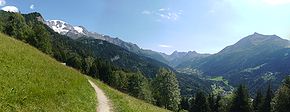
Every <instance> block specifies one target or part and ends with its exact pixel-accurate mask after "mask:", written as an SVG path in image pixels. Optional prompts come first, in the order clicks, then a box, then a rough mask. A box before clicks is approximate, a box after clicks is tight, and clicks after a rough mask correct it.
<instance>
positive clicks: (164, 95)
mask: <svg viewBox="0 0 290 112" xmlns="http://www.w3.org/2000/svg"><path fill="white" fill-rule="evenodd" d="M153 87H154V90H155V91H154V98H155V99H156V100H157V101H156V104H157V105H158V106H161V107H165V108H167V109H169V110H173V111H178V110H179V109H178V107H179V104H180V100H181V99H180V89H179V85H178V81H177V79H176V77H175V74H174V73H173V72H171V71H169V70H167V69H165V68H161V69H159V71H158V73H157V76H156V78H155V79H154V82H153Z"/></svg>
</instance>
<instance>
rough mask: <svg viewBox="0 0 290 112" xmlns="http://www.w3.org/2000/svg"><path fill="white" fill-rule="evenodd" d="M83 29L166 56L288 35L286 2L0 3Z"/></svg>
mask: <svg viewBox="0 0 290 112" xmlns="http://www.w3.org/2000/svg"><path fill="white" fill-rule="evenodd" d="M5 6H16V7H17V8H18V9H19V11H21V12H22V13H29V12H34V11H36V12H40V13H41V14H42V15H43V16H44V18H45V19H47V20H51V19H59V20H63V21H66V22H68V23H70V24H73V25H81V26H85V27H86V28H87V29H88V30H90V31H93V32H97V33H101V34H106V35H110V36H113V37H118V38H121V39H122V40H125V41H128V42H132V43H136V44H138V45H139V46H140V47H141V48H144V49H152V50H155V51H160V52H165V53H168V54H169V53H171V52H173V51H174V50H178V51H190V50H191V51H192V50H194V51H197V52H201V53H216V52H218V51H220V50H221V49H223V48H224V47H225V46H228V45H231V44H234V43H235V42H237V41H238V40H239V39H241V38H243V37H245V36H247V35H250V34H253V33H254V32H258V33H262V34H270V35H272V34H276V35H278V36H280V37H282V38H285V39H288V38H289V37H290V34H289V33H290V32H289V31H290V0H0V7H5Z"/></svg>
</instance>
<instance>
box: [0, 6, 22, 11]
mask: <svg viewBox="0 0 290 112" xmlns="http://www.w3.org/2000/svg"><path fill="white" fill-rule="evenodd" d="M1 9H2V10H4V11H7V12H19V10H18V8H17V7H15V6H5V7H3V8H1Z"/></svg>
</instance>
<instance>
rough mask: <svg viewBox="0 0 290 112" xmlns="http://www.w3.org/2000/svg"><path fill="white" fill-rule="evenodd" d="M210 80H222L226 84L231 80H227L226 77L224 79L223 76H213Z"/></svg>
mask: <svg viewBox="0 0 290 112" xmlns="http://www.w3.org/2000/svg"><path fill="white" fill-rule="evenodd" d="M209 80H212V81H222V82H224V84H226V85H229V81H228V80H226V79H224V77H223V76H217V77H212V78H210V79H209Z"/></svg>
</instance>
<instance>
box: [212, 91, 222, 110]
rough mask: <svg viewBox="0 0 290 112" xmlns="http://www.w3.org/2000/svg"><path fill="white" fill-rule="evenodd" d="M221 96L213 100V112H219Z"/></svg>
mask: <svg viewBox="0 0 290 112" xmlns="http://www.w3.org/2000/svg"><path fill="white" fill-rule="evenodd" d="M221 99H222V98H221V96H220V95H218V96H217V98H216V100H215V105H214V110H213V112H219V111H220V108H221V105H220V101H221Z"/></svg>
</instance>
